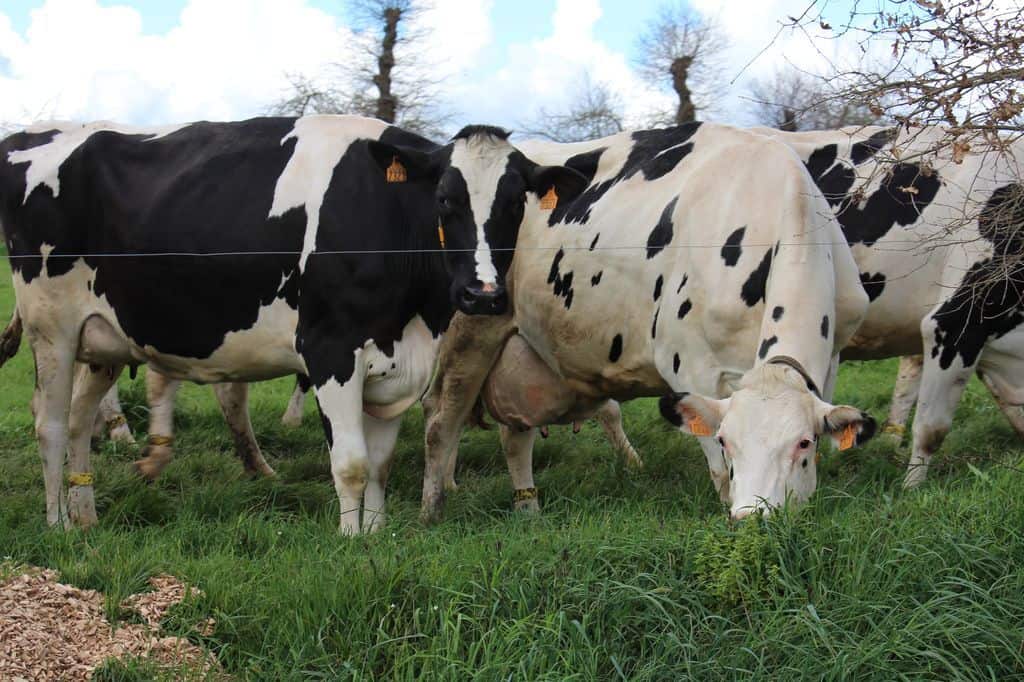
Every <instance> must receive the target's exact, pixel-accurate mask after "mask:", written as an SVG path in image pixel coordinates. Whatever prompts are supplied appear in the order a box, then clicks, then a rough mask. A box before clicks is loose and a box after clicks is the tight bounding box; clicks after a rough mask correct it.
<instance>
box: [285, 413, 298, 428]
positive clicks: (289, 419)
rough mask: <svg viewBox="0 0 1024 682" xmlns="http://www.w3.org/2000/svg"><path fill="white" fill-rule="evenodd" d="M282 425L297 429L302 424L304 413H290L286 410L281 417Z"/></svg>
mask: <svg viewBox="0 0 1024 682" xmlns="http://www.w3.org/2000/svg"><path fill="white" fill-rule="evenodd" d="M281 425H282V426H286V427H288V428H289V429H297V428H299V427H300V426H302V415H301V414H289V413H287V412H286V413H285V415H284V416H283V417H281Z"/></svg>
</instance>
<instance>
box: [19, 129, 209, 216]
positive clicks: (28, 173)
mask: <svg viewBox="0 0 1024 682" xmlns="http://www.w3.org/2000/svg"><path fill="white" fill-rule="evenodd" d="M188 125H189V124H187V123H185V124H179V125H171V126H157V127H149V128H140V127H137V126H126V125H120V124H118V123H111V122H110V121H94V122H92V123H65V122H54V123H37V124H35V125H33V126H31V127H29V128H27V129H26V130H25V132H28V133H43V132H46V131H49V130H59V131H60V132H59V133H57V135H55V136H54V138H53V139H52V140H50V141H49V142H48V143H47V144H43V145H39V146H38V147H32V148H31V149H24V150H21V151H13V152H11V153H9V154H8V155H7V161H8V162H9V163H11V164H19V163H27V164H29V166H28V168H27V169H26V170H25V197H24V199H23V200H22V201H23V202H25V201H28V197H29V195H31V194H32V192H33V191H34V190H35V188H36V187H38V186H40V185H46V186H47V187H49V188H50V191H51V192H52V193H53V196H54V197H56V196H57V195H58V194H60V176H59V173H60V167H61V166H62V165H64V162H65V161H67V160H68V157H70V156H71V155H72V154H73V153H74V151H75V150H76V149H78V148H79V147H81V146H82V144H83V143H84V142H85V141H86V140H88V139H89V137H90V136H91V135H92V134H93V133H98V132H100V131H110V132H115V133H122V134H124V135H148V136H149V137H148V138H147V139H146V142H152V141H153V140H157V139H160V138H161V137H165V136H167V135H170V134H171V133H173V132H175V131H178V130H181V129H182V128H184V127H186V126H188Z"/></svg>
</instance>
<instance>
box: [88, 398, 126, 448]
mask: <svg viewBox="0 0 1024 682" xmlns="http://www.w3.org/2000/svg"><path fill="white" fill-rule="evenodd" d="M96 425H97V427H99V429H100V431H101V432H102V431H103V430H104V429H106V430H107V431H108V433H109V436H110V440H112V441H114V442H115V443H125V444H128V445H135V437H134V436H133V435H132V430H131V429H130V428H128V420H127V419H125V417H124V411H123V410H122V409H121V401H120V399H119V398H118V395H117V383H115V384H114V385H113V386H111V387H110V390H108V391H107V392H106V394H104V396H103V398H102V399H101V400H100V409H99V411H98V412H97V413H96ZM93 435H101V434H96V432H95V430H94V432H93Z"/></svg>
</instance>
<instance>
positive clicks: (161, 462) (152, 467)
mask: <svg viewBox="0 0 1024 682" xmlns="http://www.w3.org/2000/svg"><path fill="white" fill-rule="evenodd" d="M173 457H174V453H173V452H171V449H170V448H166V447H160V446H152V445H151V446H148V447H146V448H144V449H143V450H142V459H139V460H136V461H135V462H134V463H133V464H132V466H133V467H134V469H135V472H136V473H137V474H139V476H142V477H143V478H145V479H146V480H149V481H155V480H156V479H157V478H158V477H159V476H160V474H161V473H162V472H163V470H164V467H166V466H167V464H168V463H169V462H170V461H171V459H172V458H173Z"/></svg>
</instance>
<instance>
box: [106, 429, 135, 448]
mask: <svg viewBox="0 0 1024 682" xmlns="http://www.w3.org/2000/svg"><path fill="white" fill-rule="evenodd" d="M110 440H111V441H112V442H114V443H123V444H124V445H135V436H133V435H132V431H131V429H129V428H128V425H127V424H122V425H121V426H118V427H115V428H113V429H111V430H110Z"/></svg>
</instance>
